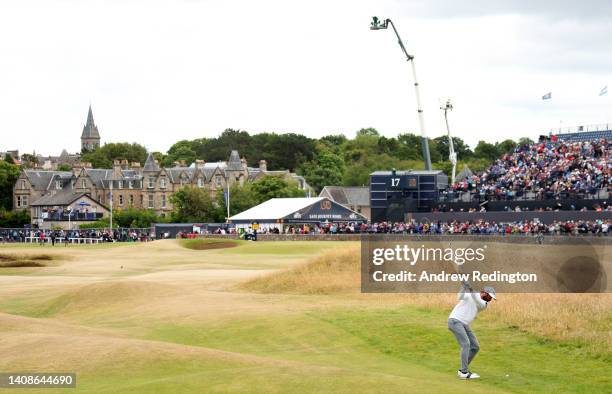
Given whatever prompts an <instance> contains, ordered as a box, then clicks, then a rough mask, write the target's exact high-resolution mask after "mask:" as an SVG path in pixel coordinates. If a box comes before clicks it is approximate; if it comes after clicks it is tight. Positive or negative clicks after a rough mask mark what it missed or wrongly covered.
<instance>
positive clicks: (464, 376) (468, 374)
mask: <svg viewBox="0 0 612 394" xmlns="http://www.w3.org/2000/svg"><path fill="white" fill-rule="evenodd" d="M457 376H459V379H478V378H480V375H478V374H477V373H473V372H470V371H467V372H466V373H463V372H461V371H457Z"/></svg>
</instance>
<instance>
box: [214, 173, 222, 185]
mask: <svg viewBox="0 0 612 394" xmlns="http://www.w3.org/2000/svg"><path fill="white" fill-rule="evenodd" d="M215 183H216V185H217V187H221V175H217V176H216V177H215Z"/></svg>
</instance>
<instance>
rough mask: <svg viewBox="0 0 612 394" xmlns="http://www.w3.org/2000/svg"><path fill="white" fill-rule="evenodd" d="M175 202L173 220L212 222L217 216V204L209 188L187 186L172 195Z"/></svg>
mask: <svg viewBox="0 0 612 394" xmlns="http://www.w3.org/2000/svg"><path fill="white" fill-rule="evenodd" d="M170 201H171V202H172V204H174V212H172V221H173V222H184V223H192V222H210V221H214V218H215V206H214V204H213V200H212V198H211V197H210V193H209V192H208V191H207V190H204V189H200V188H198V187H193V186H185V187H183V188H181V189H180V190H179V191H178V192H176V193H174V194H173V195H172V197H170Z"/></svg>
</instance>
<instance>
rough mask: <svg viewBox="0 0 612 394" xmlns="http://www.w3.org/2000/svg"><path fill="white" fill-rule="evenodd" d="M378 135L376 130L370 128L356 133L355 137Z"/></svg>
mask: <svg viewBox="0 0 612 394" xmlns="http://www.w3.org/2000/svg"><path fill="white" fill-rule="evenodd" d="M379 135H380V134H379V133H378V130H376V129H375V128H372V127H368V128H365V129H361V130H359V131H358V132H357V137H359V136H368V137H378V136H379Z"/></svg>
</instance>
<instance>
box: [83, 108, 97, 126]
mask: <svg viewBox="0 0 612 394" xmlns="http://www.w3.org/2000/svg"><path fill="white" fill-rule="evenodd" d="M92 126H95V125H94V118H93V111H92V110H91V104H89V112H88V113H87V124H86V125H85V127H92Z"/></svg>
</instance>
